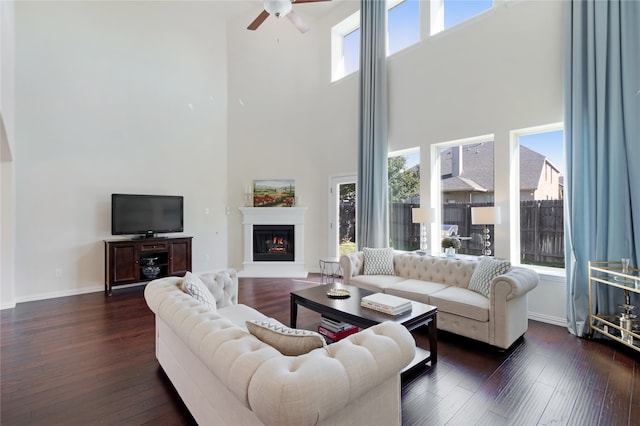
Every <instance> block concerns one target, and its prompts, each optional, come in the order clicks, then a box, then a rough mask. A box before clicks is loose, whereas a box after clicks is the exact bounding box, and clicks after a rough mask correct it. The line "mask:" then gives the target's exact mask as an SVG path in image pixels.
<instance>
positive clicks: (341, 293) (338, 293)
mask: <svg viewBox="0 0 640 426" xmlns="http://www.w3.org/2000/svg"><path fill="white" fill-rule="evenodd" d="M327 296H329V297H331V298H332V299H346V298H347V297H350V296H351V293H349V290H347V289H344V288H335V287H334V288H332V289H330V290H329V291H327Z"/></svg>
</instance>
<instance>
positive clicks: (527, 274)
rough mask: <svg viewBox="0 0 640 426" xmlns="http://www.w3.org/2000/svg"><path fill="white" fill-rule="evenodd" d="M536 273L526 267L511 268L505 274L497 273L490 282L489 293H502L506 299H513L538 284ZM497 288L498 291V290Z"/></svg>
mask: <svg viewBox="0 0 640 426" xmlns="http://www.w3.org/2000/svg"><path fill="white" fill-rule="evenodd" d="M539 280H540V278H539V276H538V273H537V272H536V271H534V270H532V269H527V268H517V267H516V268H512V269H511V271H509V272H507V273H506V274H502V275H499V276H497V277H495V278H494V279H493V281H492V282H491V294H492V295H496V294H504V295H505V296H506V297H505V298H506V300H511V299H515V298H516V297H519V296H522V295H523V294H526V293H528V292H529V291H531V290H533V289H534V288H536V287H537V286H538V282H539ZM498 289H499V291H498Z"/></svg>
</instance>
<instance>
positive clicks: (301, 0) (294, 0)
mask: <svg viewBox="0 0 640 426" xmlns="http://www.w3.org/2000/svg"><path fill="white" fill-rule="evenodd" d="M320 1H331V0H291V3H293V4H297V3H316V2H320Z"/></svg>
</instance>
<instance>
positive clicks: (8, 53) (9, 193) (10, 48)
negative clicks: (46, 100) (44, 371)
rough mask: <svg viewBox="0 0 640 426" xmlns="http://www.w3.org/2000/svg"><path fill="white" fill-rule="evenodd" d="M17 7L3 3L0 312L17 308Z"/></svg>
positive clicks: (0, 5) (0, 41)
mask: <svg viewBox="0 0 640 426" xmlns="http://www.w3.org/2000/svg"><path fill="white" fill-rule="evenodd" d="M14 6H15V3H14V2H10V1H2V2H0V309H4V308H10V307H13V306H15V303H16V302H15V285H14V273H15V271H14V247H15V239H14V238H15V235H14V231H15V226H14V224H15V211H14V209H15V183H14V181H15V179H14V176H15V173H14V164H15V162H14V152H15V91H14V88H15V7H14Z"/></svg>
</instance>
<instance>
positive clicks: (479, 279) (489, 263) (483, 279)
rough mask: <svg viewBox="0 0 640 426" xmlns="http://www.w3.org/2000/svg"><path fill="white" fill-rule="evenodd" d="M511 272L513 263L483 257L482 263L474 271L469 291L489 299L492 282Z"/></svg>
mask: <svg viewBox="0 0 640 426" xmlns="http://www.w3.org/2000/svg"><path fill="white" fill-rule="evenodd" d="M510 270H511V262H509V261H508V260H501V259H495V258H493V257H481V258H480V263H478V266H477V267H476V269H475V271H473V275H471V280H470V281H469V290H472V291H475V292H477V293H480V294H482V295H483V296H485V297H489V294H490V293H491V281H493V279H494V278H495V277H497V276H498V275H502V274H506V273H507V272H509V271H510Z"/></svg>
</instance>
